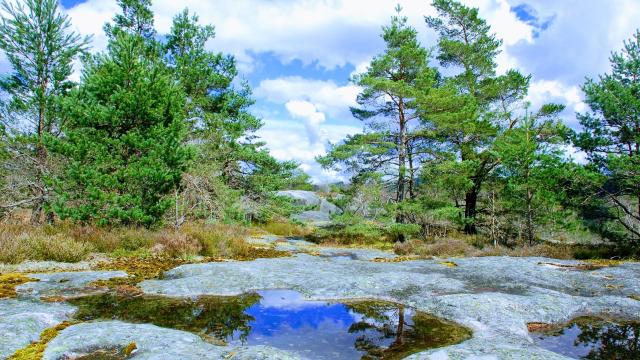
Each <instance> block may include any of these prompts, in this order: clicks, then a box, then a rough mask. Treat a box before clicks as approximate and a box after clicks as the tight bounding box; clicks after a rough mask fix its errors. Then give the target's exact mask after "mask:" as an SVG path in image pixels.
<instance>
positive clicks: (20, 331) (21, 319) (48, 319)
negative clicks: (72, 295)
mask: <svg viewBox="0 0 640 360" xmlns="http://www.w3.org/2000/svg"><path fill="white" fill-rule="evenodd" d="M74 311H75V307H74V306H71V305H67V304H61V303H41V302H36V301H31V300H17V299H4V300H0V359H6V358H7V357H9V356H11V355H12V354H13V353H15V352H16V351H17V350H19V349H22V348H23V347H25V346H27V345H29V344H30V343H31V342H33V341H37V340H38V339H39V338H40V333H41V332H42V331H43V330H44V329H47V328H50V327H52V326H55V325H57V324H59V323H61V322H63V321H65V320H67V319H68V318H69V316H71V314H72V313H73V312H74Z"/></svg>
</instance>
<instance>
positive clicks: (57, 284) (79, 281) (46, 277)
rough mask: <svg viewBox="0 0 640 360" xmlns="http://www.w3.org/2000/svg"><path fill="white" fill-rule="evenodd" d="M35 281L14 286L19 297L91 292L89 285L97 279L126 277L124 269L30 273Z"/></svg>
mask: <svg viewBox="0 0 640 360" xmlns="http://www.w3.org/2000/svg"><path fill="white" fill-rule="evenodd" d="M29 276H30V277H32V278H34V279H37V280H38V281H37V282H29V283H26V284H23V285H20V286H18V287H17V288H16V290H17V292H18V295H19V296H21V297H33V298H43V297H44V298H47V297H60V296H62V297H70V296H78V295H83V294H86V293H90V292H92V290H95V289H91V288H90V287H89V285H90V284H91V283H92V282H94V281H97V280H107V279H112V278H117V277H127V276H128V275H127V273H125V272H124V271H78V272H57V273H42V274H30V275H29Z"/></svg>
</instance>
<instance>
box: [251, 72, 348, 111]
mask: <svg viewBox="0 0 640 360" xmlns="http://www.w3.org/2000/svg"><path fill="white" fill-rule="evenodd" d="M360 90H361V89H360V87H358V86H356V85H352V84H349V85H345V86H338V85H336V83H335V82H333V81H330V80H328V81H325V80H313V79H305V78H302V77H300V76H290V77H283V78H277V79H266V80H262V81H261V82H260V84H259V85H258V87H257V88H256V89H255V91H254V94H255V95H256V96H257V97H259V98H263V99H265V100H267V101H270V102H273V103H286V102H288V101H291V100H302V101H308V102H310V103H313V104H314V105H315V106H316V107H317V109H318V110H319V111H322V112H326V113H327V114H328V115H330V116H336V117H337V116H343V117H344V116H349V117H350V115H349V114H348V113H349V107H350V106H355V105H356V97H357V96H358V93H359V92H360Z"/></svg>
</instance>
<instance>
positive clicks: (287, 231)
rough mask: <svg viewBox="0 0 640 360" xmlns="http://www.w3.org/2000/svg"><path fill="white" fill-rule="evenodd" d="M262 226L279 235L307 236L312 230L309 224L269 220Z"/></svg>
mask: <svg viewBox="0 0 640 360" xmlns="http://www.w3.org/2000/svg"><path fill="white" fill-rule="evenodd" d="M260 227H261V228H262V229H264V230H265V231H266V232H269V233H271V234H274V235H278V236H306V235H308V234H309V233H310V232H311V229H310V228H309V227H308V226H304V225H300V224H294V223H292V222H268V223H266V224H264V225H261V226H260Z"/></svg>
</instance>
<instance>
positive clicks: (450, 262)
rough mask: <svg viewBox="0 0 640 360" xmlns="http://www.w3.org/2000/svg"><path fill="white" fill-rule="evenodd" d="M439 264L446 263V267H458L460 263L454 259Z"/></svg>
mask: <svg viewBox="0 0 640 360" xmlns="http://www.w3.org/2000/svg"><path fill="white" fill-rule="evenodd" d="M438 264H440V265H444V266H446V267H457V266H458V264H456V263H454V262H453V261H441V262H439V263H438Z"/></svg>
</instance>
